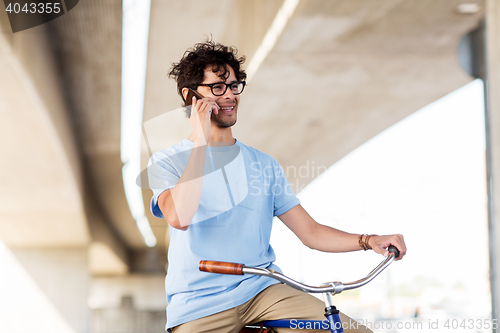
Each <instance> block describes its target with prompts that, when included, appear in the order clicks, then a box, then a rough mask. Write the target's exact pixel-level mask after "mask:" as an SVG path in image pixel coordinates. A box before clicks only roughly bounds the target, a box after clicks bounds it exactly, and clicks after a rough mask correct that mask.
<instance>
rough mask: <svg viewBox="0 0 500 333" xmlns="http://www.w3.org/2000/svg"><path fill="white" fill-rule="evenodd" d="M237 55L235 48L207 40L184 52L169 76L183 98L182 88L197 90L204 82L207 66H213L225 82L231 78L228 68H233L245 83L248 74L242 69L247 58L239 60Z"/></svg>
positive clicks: (214, 70) (213, 69)
mask: <svg viewBox="0 0 500 333" xmlns="http://www.w3.org/2000/svg"><path fill="white" fill-rule="evenodd" d="M237 54H238V50H237V49H236V48H235V47H234V46H225V45H222V44H220V43H215V42H214V41H212V40H207V41H206V42H204V43H198V44H196V45H195V46H194V47H193V48H192V49H188V50H187V51H186V52H184V55H183V56H182V59H181V61H179V62H178V63H173V64H172V68H171V70H170V72H169V73H168V76H169V77H171V78H174V79H175V80H176V81H177V92H178V93H179V95H180V96H181V97H182V88H192V89H196V87H197V86H198V85H199V84H200V83H202V82H203V79H204V75H205V69H206V68H207V66H211V67H212V71H213V72H214V73H219V74H218V76H219V77H220V78H221V79H222V80H223V81H225V80H226V78H227V77H228V76H229V68H228V66H231V68H232V69H233V70H234V73H235V75H236V78H237V79H238V81H244V80H245V79H246V77H247V74H246V73H245V71H244V70H243V69H241V65H242V64H243V63H244V62H245V57H244V56H241V57H239V58H238V55H237Z"/></svg>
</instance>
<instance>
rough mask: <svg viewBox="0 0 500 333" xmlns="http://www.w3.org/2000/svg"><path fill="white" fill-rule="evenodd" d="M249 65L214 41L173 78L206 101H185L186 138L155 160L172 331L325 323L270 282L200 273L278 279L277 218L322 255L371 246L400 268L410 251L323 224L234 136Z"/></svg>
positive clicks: (309, 301)
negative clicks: (282, 321)
mask: <svg viewBox="0 0 500 333" xmlns="http://www.w3.org/2000/svg"><path fill="white" fill-rule="evenodd" d="M243 62H244V58H238V57H237V51H236V50H235V49H234V48H231V47H226V46H223V45H220V44H216V43H214V42H212V41H208V42H205V43H201V44H197V45H195V47H194V48H193V49H191V50H188V52H186V53H185V54H184V56H183V58H182V59H181V61H180V62H179V63H176V64H174V66H173V68H172V70H171V72H170V76H171V77H174V78H175V79H176V81H177V86H178V92H179V94H180V95H181V96H182V97H183V99H186V98H187V97H188V95H190V94H189V89H193V90H195V91H196V93H197V94H199V97H198V98H196V97H192V98H190V101H187V104H189V103H192V106H191V111H190V113H188V115H189V121H190V123H191V126H192V132H191V134H190V135H189V137H188V138H187V139H184V140H183V141H182V142H181V143H179V144H177V145H174V146H172V147H170V148H169V149H167V150H164V151H160V152H157V153H155V154H154V155H153V157H152V158H151V161H150V167H151V171H150V176H149V177H150V181H152V182H156V183H159V184H160V186H156V188H155V189H153V193H154V195H153V198H152V200H151V209H152V212H153V214H154V215H155V216H156V217H160V218H165V219H166V220H167V222H168V223H169V225H170V236H171V241H170V245H169V268H168V274H167V278H166V291H167V300H168V303H169V304H168V307H167V328H171V329H172V331H173V332H174V333H184V332H215V331H217V332H239V331H240V329H241V328H242V327H243V326H244V325H245V324H247V323H253V322H259V321H262V320H272V319H279V318H297V319H316V320H318V319H319V320H322V319H324V318H323V317H322V315H323V308H324V305H323V303H322V302H321V301H320V300H318V299H316V298H315V297H312V296H311V295H308V294H306V293H303V292H301V291H297V290H295V289H293V288H291V287H288V286H286V285H284V284H279V283H278V282H277V281H275V280H273V279H269V278H267V277H262V276H247V275H244V276H240V275H231V276H228V275H219V274H210V273H205V272H200V271H199V270H198V263H199V261H200V260H204V259H207V260H218V261H229V262H238V263H243V264H246V265H248V266H256V267H267V268H271V269H274V270H278V271H279V268H278V267H277V266H276V265H274V264H273V262H274V260H275V255H274V251H273V249H272V247H271V246H270V244H269V240H270V234H271V226H272V219H273V217H274V216H278V218H279V219H280V220H281V221H283V223H285V224H286V226H287V227H288V228H290V229H291V230H292V231H293V232H294V233H295V235H297V237H299V239H300V240H301V241H302V243H304V245H306V246H308V247H310V248H313V249H316V250H320V251H325V252H347V251H356V250H360V249H362V248H363V249H365V250H366V249H369V248H372V249H373V250H374V251H375V252H377V253H380V254H383V255H387V254H388V252H387V250H386V248H387V247H388V246H389V245H394V246H396V247H397V248H398V249H399V250H400V252H401V254H400V256H399V258H397V260H400V259H401V258H402V257H403V256H404V255H405V253H406V247H405V243H404V240H403V237H402V236H401V235H388V236H376V235H370V236H368V235H356V234H350V233H346V232H343V231H340V230H337V229H334V228H331V227H328V226H324V225H321V224H318V223H317V222H316V221H315V220H314V219H312V218H311V216H310V215H309V214H308V213H307V212H306V211H305V210H304V209H303V208H302V206H301V205H300V202H299V200H298V199H297V197H296V196H295V194H294V193H293V191H291V188H290V185H289V183H288V181H287V179H286V177H285V176H284V173H283V169H282V168H281V166H280V165H279V164H278V163H277V162H276V160H275V159H273V158H272V157H271V156H269V155H267V154H264V153H262V152H260V151H258V150H256V149H254V148H251V147H249V146H246V145H244V144H243V143H241V142H239V141H238V140H236V139H235V138H234V137H233V135H232V130H231V127H232V126H233V125H234V124H235V123H236V119H237V114H238V105H239V102H240V98H241V97H240V96H241V93H242V92H243V89H244V87H245V82H244V80H245V78H246V74H245V72H244V71H243V70H242V69H241V65H242V63H243ZM201 97H202V98H201ZM341 318H342V320H343V321H348V320H349V318H348V317H346V316H344V315H343V314H341ZM287 331H290V330H285V329H281V330H280V331H279V332H287ZM361 331H366V329H365V328H362V329H361ZM346 332H349V330H346Z"/></svg>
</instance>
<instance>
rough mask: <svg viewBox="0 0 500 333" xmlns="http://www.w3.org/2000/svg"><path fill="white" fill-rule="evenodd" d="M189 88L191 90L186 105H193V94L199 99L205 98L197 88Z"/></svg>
mask: <svg viewBox="0 0 500 333" xmlns="http://www.w3.org/2000/svg"><path fill="white" fill-rule="evenodd" d="M188 89H189V91H188V94H187V97H186V100H185V101H184V102H185V103H186V106H188V105H191V104H192V103H193V96H194V97H196V98H197V99H202V98H203V96H201V95H200V93H199V92H197V91H196V90H193V89H191V88H188Z"/></svg>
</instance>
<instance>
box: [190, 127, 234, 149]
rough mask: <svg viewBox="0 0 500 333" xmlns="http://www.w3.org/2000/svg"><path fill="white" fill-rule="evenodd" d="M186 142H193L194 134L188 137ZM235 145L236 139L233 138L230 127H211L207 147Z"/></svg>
mask: <svg viewBox="0 0 500 333" xmlns="http://www.w3.org/2000/svg"><path fill="white" fill-rule="evenodd" d="M188 140H190V141H194V133H191V135H189V137H188ZM235 143H236V139H235V138H234V137H233V132H232V131H231V127H227V128H214V126H212V133H211V135H210V142H209V143H208V145H209V146H231V145H233V144H235Z"/></svg>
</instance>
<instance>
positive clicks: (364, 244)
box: [358, 234, 378, 251]
mask: <svg viewBox="0 0 500 333" xmlns="http://www.w3.org/2000/svg"><path fill="white" fill-rule="evenodd" d="M373 236H378V235H375V234H371V235H367V234H361V235H359V237H358V244H359V246H360V247H361V248H362V249H363V250H364V251H366V250H371V249H372V247H371V246H370V244H369V243H368V242H369V241H370V238H372V237H373ZM363 238H364V239H363Z"/></svg>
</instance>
